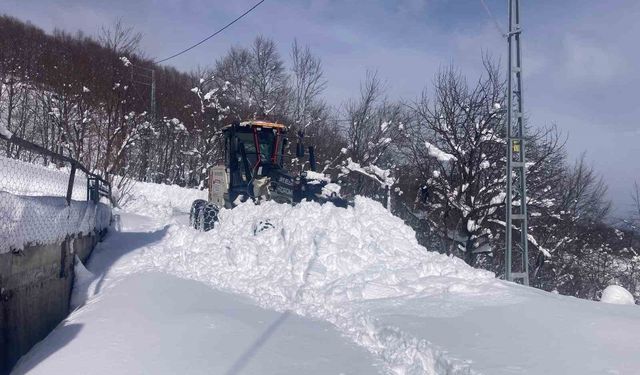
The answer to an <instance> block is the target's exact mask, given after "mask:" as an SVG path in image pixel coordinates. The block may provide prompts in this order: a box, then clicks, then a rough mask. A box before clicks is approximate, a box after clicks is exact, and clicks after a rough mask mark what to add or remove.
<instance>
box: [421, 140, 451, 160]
mask: <svg viewBox="0 0 640 375" xmlns="http://www.w3.org/2000/svg"><path fill="white" fill-rule="evenodd" d="M424 145H425V146H426V147H427V153H428V154H429V156H432V157H434V158H436V159H438V161H440V162H443V163H448V162H451V161H456V160H458V158H456V157H455V156H453V155H451V154H449V153H446V152H444V151H442V150H441V149H439V148H438V147H436V146H434V145H433V144H431V143H429V142H427V141H424Z"/></svg>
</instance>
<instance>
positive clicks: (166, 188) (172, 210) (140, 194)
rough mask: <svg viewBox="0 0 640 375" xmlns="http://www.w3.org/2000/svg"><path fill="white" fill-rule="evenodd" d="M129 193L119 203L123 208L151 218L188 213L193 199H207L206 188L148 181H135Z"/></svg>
mask: <svg viewBox="0 0 640 375" xmlns="http://www.w3.org/2000/svg"><path fill="white" fill-rule="evenodd" d="M129 195H130V196H129V197H126V198H125V199H124V202H123V203H122V204H121V206H122V208H123V209H124V210H126V211H128V212H135V213H137V214H139V215H144V216H150V217H153V218H168V217H171V216H172V215H174V214H176V213H188V212H189V210H190V209H191V203H193V201H194V200H196V199H207V191H206V190H199V189H186V188H183V187H180V186H178V185H163V184H153V183H148V182H136V183H135V185H134V186H133V188H132V189H131V192H130V193H129Z"/></svg>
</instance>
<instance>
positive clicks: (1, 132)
mask: <svg viewBox="0 0 640 375" xmlns="http://www.w3.org/2000/svg"><path fill="white" fill-rule="evenodd" d="M0 135H1V136H3V137H4V138H6V139H11V137H13V133H11V132H10V131H9V129H7V128H6V127H5V126H4V125H2V124H0Z"/></svg>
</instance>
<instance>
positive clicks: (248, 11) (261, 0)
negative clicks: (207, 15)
mask: <svg viewBox="0 0 640 375" xmlns="http://www.w3.org/2000/svg"><path fill="white" fill-rule="evenodd" d="M264 1H265V0H260V1H258V2H257V3H256V5H254V6H252V7H251V8H249V10H247V11H246V12H244V13H242V14H241V15H240V16H238V17H237V18H236V19H234V20H233V21H231V22H229V23H228V24H226V25H225V26H224V27H222V28H221V29H220V30H218V31H216V32H215V33H213V34H211V35H209V36H208V37H206V38H204V39H202V40H201V41H199V42H198V43H196V44H194V45H192V46H191V47H189V48H186V49H184V50H182V51H180V52H178V53H176V54H174V55H171V56H169V57H167V58H164V59H162V60H157V61H154V63H155V64H159V63H161V62H165V61H167V60H170V59H173V58H174V57H177V56H180V55H182V54H183V53H185V52H188V51H190V50H192V49H194V48H196V47H197V46H199V45H201V44H202V43H204V42H206V41H207V40H209V39H211V38H213V37H214V36H216V35H218V34H220V33H221V32H223V31H224V30H226V29H227V28H228V27H229V26H231V25H233V24H234V23H236V22H238V21H239V20H240V19H241V18H242V17H244V16H246V15H247V14H249V13H251V11H252V10H254V9H256V8H257V7H258V6H259V5H260V4H262V3H264Z"/></svg>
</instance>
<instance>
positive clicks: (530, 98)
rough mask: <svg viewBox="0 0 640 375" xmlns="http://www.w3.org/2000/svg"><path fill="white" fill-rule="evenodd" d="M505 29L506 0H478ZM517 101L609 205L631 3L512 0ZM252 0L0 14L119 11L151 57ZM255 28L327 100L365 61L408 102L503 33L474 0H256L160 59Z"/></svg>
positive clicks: (621, 183) (620, 138) (82, 24)
mask: <svg viewBox="0 0 640 375" xmlns="http://www.w3.org/2000/svg"><path fill="white" fill-rule="evenodd" d="M485 1H486V3H487V4H488V6H489V8H490V9H491V11H492V12H493V14H494V16H496V18H498V20H499V22H500V23H501V25H502V27H503V28H506V4H507V1H506V0H500V1H495V0H485ZM521 2H522V16H523V29H524V34H523V57H524V63H523V66H524V73H525V76H524V79H525V81H524V85H525V94H526V96H525V109H526V111H527V113H528V116H529V118H530V120H531V121H532V122H533V123H534V124H537V125H549V124H552V123H555V124H557V125H558V127H559V128H560V129H561V130H562V131H563V132H565V133H567V134H568V135H569V141H568V144H567V149H568V151H569V153H570V155H571V156H572V157H577V156H579V155H580V153H582V152H583V151H586V152H587V156H588V158H589V160H590V161H591V162H592V163H593V165H594V166H595V167H596V169H597V170H598V171H599V172H600V173H601V174H602V175H603V176H604V177H605V179H606V180H607V183H608V184H609V190H610V197H611V199H613V201H614V203H615V206H616V213H617V214H618V215H622V214H624V213H626V211H627V204H628V203H630V191H631V188H632V186H633V182H634V180H637V181H639V182H640V105H639V104H638V101H639V100H640V94H638V90H639V88H640V72H639V71H638V67H639V66H640V52H639V51H640V48H638V40H640V23H638V21H637V20H639V19H640V1H637V0H610V1H602V0H561V1H560V0H521ZM254 3H255V0H233V1H228V0H227V1H223V0H208V1H206V0H192V1H187V0H185V1H169V0H137V1H131V0H111V1H81V0H59V1H51V0H50V1H44V0H43V1H35V0H3V1H2V2H1V3H0V12H4V13H7V14H10V15H12V16H15V17H18V18H20V19H23V20H30V21H31V22H32V23H34V24H36V25H38V26H40V27H42V28H44V29H45V30H46V31H51V30H53V28H56V27H57V28H61V29H64V30H68V31H75V30H78V29H80V30H82V31H84V32H85V33H87V34H95V33H96V32H97V30H98V29H99V27H100V25H103V24H109V23H112V22H113V21H114V20H115V19H117V18H122V19H123V21H124V22H125V23H127V24H130V25H133V26H135V28H136V29H137V30H138V31H141V32H142V33H143V34H144V39H143V43H142V47H143V49H144V50H145V51H146V52H147V53H148V55H149V56H150V57H158V58H162V57H166V56H168V55H171V54H173V53H174V52H176V51H178V50H181V49H183V48H184V47H185V46H187V45H189V44H191V43H193V42H195V41H197V40H200V39H201V38H202V37H204V36H206V35H208V34H210V33H211V32H213V31H215V30H216V29H217V28H219V27H220V26H221V25H223V24H225V23H226V22H228V21H229V20H231V19H233V18H235V17H236V16H237V15H239V14H240V13H242V12H244V11H245V10H246V9H248V8H249V7H250V6H252V5H253V4H254ZM258 34H262V35H264V36H268V37H271V38H273V39H274V40H276V41H277V42H278V44H279V45H280V47H281V52H282V53H283V55H286V54H287V53H288V47H289V45H290V44H291V42H292V41H293V39H294V38H297V39H298V40H299V41H300V42H302V43H305V44H309V45H310V46H311V48H312V49H313V50H314V51H315V53H316V54H318V55H319V56H320V57H321V58H322V59H323V63H324V68H325V72H326V76H327V79H328V80H329V85H328V88H327V92H326V97H327V101H328V102H329V103H331V104H334V105H339V103H340V102H342V101H343V100H344V99H346V98H348V97H350V96H353V95H355V94H356V93H357V90H358V85H359V82H360V80H361V79H362V78H363V77H364V76H365V72H366V70H367V69H373V70H377V71H378V73H379V75H380V77H382V78H384V79H385V80H386V81H387V84H388V87H389V94H390V96H391V97H392V98H403V99H412V98H415V97H417V96H418V95H419V94H420V92H421V91H422V90H423V89H424V88H425V87H428V85H429V83H430V82H431V80H432V78H433V76H434V74H435V73H436V72H437V71H438V69H439V68H440V67H441V66H443V65H448V64H451V63H453V64H455V65H456V66H458V67H459V68H460V69H461V70H462V71H463V72H465V73H467V74H468V75H469V76H470V77H475V76H477V74H479V73H480V66H481V65H480V62H481V54H482V52H483V51H484V52H488V53H490V54H492V55H493V56H495V57H496V58H501V59H502V61H503V62H506V60H505V50H506V45H505V42H504V41H503V40H502V38H501V37H500V35H499V33H498V32H497V31H496V28H495V25H494V24H493V22H492V20H491V19H490V18H489V17H488V16H487V14H486V13H485V11H484V9H483V7H482V5H481V2H480V0H395V1H392V0H367V1H364V0H360V1H355V0H297V1H296V0H266V1H265V3H264V4H262V5H261V6H260V7H259V8H257V9H256V10H255V11H254V12H253V13H251V14H250V15H249V16H247V17H246V18H245V19H243V20H242V21H241V22H239V23H237V24H236V25H234V26H233V27H232V28H230V29H228V30H227V31H226V32H224V33H223V34H221V35H220V36H219V37H217V38H214V39H212V40H210V41H209V42H207V43H206V44H204V45H202V46H201V47H199V48H197V49H195V50H193V51H192V52H190V53H188V54H185V55H183V56H180V57H178V58H176V59H173V60H171V61H170V62H167V64H170V65H174V66H176V67H177V68H179V69H181V70H185V71H188V70H191V69H194V68H196V67H197V66H207V65H210V64H212V63H213V61H215V59H216V58H218V57H220V56H221V55H223V54H224V53H225V51H226V50H227V49H228V48H229V47H230V46H232V45H234V44H239V45H247V44H248V43H250V41H251V40H252V39H253V38H254V37H255V36H256V35H258Z"/></svg>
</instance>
